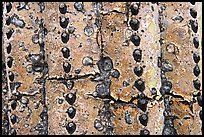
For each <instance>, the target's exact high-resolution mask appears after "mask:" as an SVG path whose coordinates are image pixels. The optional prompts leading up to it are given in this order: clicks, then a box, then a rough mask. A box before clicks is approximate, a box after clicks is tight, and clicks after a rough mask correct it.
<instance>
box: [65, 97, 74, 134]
mask: <svg viewBox="0 0 204 137" xmlns="http://www.w3.org/2000/svg"><path fill="white" fill-rule="evenodd" d="M65 100H66V101H67V102H68V103H69V104H70V105H71V106H70V107H69V108H68V109H67V110H66V113H67V114H68V116H69V118H71V119H73V118H74V117H75V115H76V109H75V107H74V106H73V105H74V103H75V101H76V93H68V94H67V95H66V96H65ZM66 130H67V132H68V133H69V134H73V133H74V131H75V130H76V124H75V123H74V122H73V121H70V122H68V123H66Z"/></svg>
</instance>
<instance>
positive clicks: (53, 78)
mask: <svg viewBox="0 0 204 137" xmlns="http://www.w3.org/2000/svg"><path fill="white" fill-rule="evenodd" d="M60 3H61V2H45V3H44V4H45V10H44V11H43V13H40V8H39V5H38V3H37V2H29V3H28V6H29V7H30V9H29V10H25V9H24V10H20V11H17V9H16V7H17V6H18V5H19V3H18V2H13V3H12V9H11V11H10V12H9V13H6V10H5V6H6V5H5V2H4V3H3V7H4V9H3V26H2V29H3V35H2V40H3V41H2V61H4V62H7V58H8V56H12V57H13V59H14V62H13V66H12V68H8V66H6V71H7V74H8V72H9V71H12V72H13V73H14V75H15V78H14V82H22V85H21V86H20V87H19V88H18V91H19V92H20V93H22V94H23V95H24V96H25V95H29V94H32V95H33V96H28V97H27V98H29V104H28V107H29V108H31V109H32V113H31V116H30V118H28V119H26V118H25V117H26V116H27V114H28V110H27V109H28V107H26V109H25V111H24V112H23V113H21V112H19V110H20V109H21V106H22V104H21V103H20V101H19V100H18V101H17V108H16V110H12V109H11V106H10V103H11V98H12V95H11V90H10V85H9V83H10V81H9V80H8V81H7V83H2V88H5V87H6V86H8V94H2V98H3V99H4V100H5V104H8V105H9V109H11V111H10V112H8V116H10V115H11V114H16V115H18V117H19V118H20V119H19V121H18V122H17V123H15V124H11V122H10V119H9V122H10V124H11V127H13V128H15V129H16V131H17V134H19V135H27V134H38V132H31V131H30V129H31V128H33V127H34V126H36V124H37V123H39V121H40V117H39V115H40V113H41V112H42V110H43V104H42V103H40V102H41V100H43V98H44V95H43V93H42V92H40V90H41V89H42V88H43V85H42V84H39V83H38V82H37V81H38V79H39V78H41V77H43V78H45V81H46V83H45V85H44V86H45V89H46V97H45V99H46V100H45V106H47V107H48V134H51V135H58V134H60V135H67V134H69V133H68V132H67V130H66V128H65V125H66V122H70V121H74V122H75V124H76V130H75V132H74V133H73V134H74V135H82V134H94V135H99V134H104V130H103V131H98V130H96V128H95V127H94V121H95V119H97V118H98V117H99V115H98V112H99V110H100V109H101V108H102V107H103V106H104V99H100V98H94V97H93V96H91V94H92V93H93V92H94V91H95V87H96V85H97V84H99V83H100V82H93V81H91V78H92V77H93V76H89V77H86V78H80V79H75V80H74V87H73V89H71V90H69V89H67V88H66V86H65V85H64V84H62V81H61V80H59V79H58V78H62V79H63V78H67V77H69V76H72V77H75V76H76V74H75V70H76V69H81V71H80V73H79V75H86V74H95V73H99V69H98V67H97V65H96V63H97V62H98V61H99V59H100V56H101V54H102V53H101V49H102V48H103V50H104V51H103V54H104V55H106V56H109V57H110V58H111V59H112V61H113V67H114V69H117V70H118V71H119V72H120V77H119V78H118V79H116V78H113V77H110V79H111V81H112V83H111V86H110V91H111V97H113V99H114V100H112V101H111V102H110V110H111V111H112V112H113V113H114V115H115V116H113V117H112V118H111V121H112V122H113V124H114V126H113V127H114V130H113V133H114V134H117V135H121V134H124V135H128V134H131V135H138V134H140V130H141V129H144V128H145V129H148V130H149V131H150V134H151V135H161V134H162V130H163V126H164V116H163V111H164V102H163V99H162V98H161V94H160V92H159V89H160V87H161V76H160V74H161V68H159V67H158V65H157V63H158V57H160V55H161V52H162V58H163V59H167V60H168V61H169V62H170V63H171V64H172V65H173V71H172V72H167V73H166V76H167V79H168V80H170V81H171V82H172V84H173V87H172V90H171V91H172V93H173V94H175V95H181V96H182V97H183V98H184V100H186V101H192V94H193V92H194V91H195V88H194V86H193V82H192V81H193V80H194V79H195V78H196V77H195V76H194V74H193V67H194V66H195V63H194V61H193V58H192V52H198V53H199V55H200V57H201V60H200V62H199V63H198V65H199V67H200V70H201V73H200V75H199V77H198V78H199V80H200V82H201V83H202V56H201V54H202V3H201V2H196V4H195V6H194V5H192V4H190V3H189V2H179V3H175V2H162V3H160V2H159V4H153V3H151V2H141V3H140V9H139V13H138V14H137V15H131V12H130V11H129V15H128V17H127V16H126V12H127V7H126V6H127V4H132V3H131V2H113V3H110V2H103V3H102V5H103V7H102V9H101V10H100V16H99V17H98V18H100V19H101V22H102V26H101V31H100V30H99V28H98V27H97V26H96V24H94V23H95V20H96V18H97V16H96V14H95V11H94V9H93V3H91V2H84V8H85V10H86V12H85V13H82V12H78V11H77V10H76V9H75V8H74V2H65V4H66V5H67V6H68V11H69V13H66V14H61V13H60V12H59V4H60ZM161 4H164V5H166V10H164V11H163V15H164V18H163V20H162V22H163V23H164V24H165V31H164V32H163V33H160V31H159V22H158V18H159V14H158V10H159V8H160V6H161ZM192 7H195V9H196V11H197V12H198V15H197V21H198V33H197V34H194V33H193V32H192V29H191V27H190V25H189V24H188V22H189V20H190V19H192V17H191V15H190V10H189V9H190V8H192ZM13 14H17V15H18V16H19V17H20V18H21V19H23V20H24V22H25V23H26V25H25V27H24V28H19V27H16V26H15V25H13V24H10V25H9V26H8V25H5V22H6V18H7V17H8V16H12V15H13ZM176 15H181V16H182V17H183V18H184V20H183V21H182V22H178V21H173V20H172V18H174V17H175V16H176ZM31 16H33V18H31ZM37 17H38V19H41V18H44V24H45V27H46V28H47V30H48V35H46V36H45V38H44V41H45V61H47V63H48V68H49V71H48V74H47V75H46V76H43V74H42V73H39V72H35V73H28V72H26V67H28V66H31V62H28V61H27V60H26V56H28V54H29V53H30V54H38V53H39V52H40V48H39V45H38V44H34V43H33V42H32V36H33V35H34V34H35V33H36V32H37V31H39V25H36V24H35V23H34V22H35V19H36V18H37ZM59 17H68V18H69V25H68V27H69V26H73V27H75V31H74V33H73V34H70V38H69V41H68V43H67V44H64V43H62V41H61V33H62V32H63V31H67V29H66V30H65V29H63V28H61V27H60V23H59ZM88 18H91V19H90V20H89V19H88ZM131 18H137V19H138V20H139V21H140V27H139V29H138V31H133V30H132V29H131V27H130V26H129V20H130V19H131ZM87 25H89V26H91V27H93V30H94V33H93V34H92V35H91V36H86V35H85V33H84V28H85V27H86V26H87ZM68 27H67V28H68ZM10 28H13V29H14V33H13V35H12V37H11V38H10V39H9V40H7V38H6V32H7V31H8V30H9V29H10ZM29 28H30V29H29ZM113 29H116V31H115V32H112V30H113ZM134 33H135V34H137V35H139V36H140V38H141V42H140V45H139V46H138V47H136V46H134V45H133V43H132V42H131V41H129V42H128V44H127V43H126V40H129V38H130V36H131V35H132V34H134ZM101 36H102V39H101ZM194 36H198V38H199V42H200V43H199V44H200V46H199V48H198V49H195V48H194V45H193V37H194ZM160 37H162V38H164V44H163V45H162V47H161V45H160V43H159V39H160ZM97 41H99V43H97ZM9 42H11V44H12V50H11V53H10V54H9V55H8V54H7V52H6V45H7V44H8V43H9ZM21 42H23V43H24V44H23V46H20V43H21ZM169 43H174V44H175V46H176V47H177V48H178V51H179V52H178V53H177V54H176V55H174V54H172V53H168V52H167V51H166V46H167V44H169ZM63 47H67V48H69V49H70V57H69V58H68V59H65V58H63V55H62V52H61V49H62V48H63ZM134 49H141V50H142V61H141V62H139V63H136V62H135V61H134V58H133V55H132V54H133V51H134ZM86 56H90V57H92V58H93V66H84V65H83V64H82V60H83V58H84V57H86ZM65 61H67V62H69V63H70V64H71V72H70V73H67V74H66V73H65V72H64V70H63V62H65ZM138 65H140V66H145V67H144V72H143V74H142V76H141V77H137V76H136V75H135V74H134V71H133V69H134V67H135V66H138ZM7 78H8V76H7ZM138 78H142V79H143V80H144V81H145V90H144V94H145V95H146V96H147V97H148V98H149V100H148V104H147V111H146V112H147V113H148V117H149V120H148V124H147V126H146V127H144V126H143V125H141V123H140V121H139V120H138V117H139V115H140V114H143V113H144V112H143V111H141V110H140V109H139V108H137V107H132V106H135V105H137V99H135V100H133V101H132V102H130V100H131V98H132V97H136V96H137V95H138V94H139V93H140V92H139V91H138V90H137V89H136V88H135V87H134V82H135V80H136V79H138ZM123 81H126V82H128V83H129V84H130V85H129V86H127V87H124V86H123ZM153 87H154V88H156V90H157V97H156V98H155V97H154V96H153V95H152V94H151V89H152V88H153ZM200 91H202V84H201V90H200ZM69 92H72V93H74V92H76V96H77V98H76V101H75V103H74V104H73V106H74V107H75V108H76V115H75V117H74V118H73V119H71V118H69V116H68V115H67V113H66V110H67V108H68V107H70V104H68V102H67V101H66V100H65V98H64V97H65V96H66V94H67V93H69ZM201 94H202V92H201ZM59 98H60V99H63V103H62V104H59V103H58V99H59ZM171 99H172V100H173V104H172V105H171V106H170V107H171V109H172V114H173V115H175V116H177V117H178V118H177V119H176V120H175V122H174V127H175V129H176V130H177V133H178V134H179V135H198V134H199V135H200V134H202V133H201V126H202V121H201V120H200V117H199V112H200V110H201V109H202V107H200V106H199V105H198V103H197V102H196V103H194V104H193V112H191V110H190V109H189V107H188V105H184V104H182V103H181V101H183V99H180V98H174V97H171ZM115 104H117V106H118V108H117V109H116V108H115V107H114V105H115ZM36 105H39V107H38V108H37V109H36V108H35V107H36ZM127 110H128V112H130V115H131V118H132V120H133V123H132V124H127V123H126V121H125V118H124V117H125V112H126V111H127ZM185 117H189V119H188V118H187V119H185ZM2 119H5V115H4V116H2ZM25 123H28V124H29V126H28V127H27V128H25V127H24V124H25Z"/></svg>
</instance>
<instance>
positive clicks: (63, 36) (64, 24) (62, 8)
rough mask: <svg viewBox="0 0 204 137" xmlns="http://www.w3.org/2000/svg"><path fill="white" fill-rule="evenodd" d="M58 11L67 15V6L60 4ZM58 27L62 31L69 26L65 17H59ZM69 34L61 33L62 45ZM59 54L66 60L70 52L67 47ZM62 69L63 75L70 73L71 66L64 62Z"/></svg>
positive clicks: (66, 40)
mask: <svg viewBox="0 0 204 137" xmlns="http://www.w3.org/2000/svg"><path fill="white" fill-rule="evenodd" d="M59 11H60V13H61V14H65V13H67V5H66V4H64V3H60V5H59ZM59 24H60V26H61V27H62V28H63V29H66V28H67V26H68V24H69V18H66V17H60V23H59ZM69 37H70V34H69V33H67V32H66V31H64V32H62V34H61V40H62V42H63V43H64V44H67V42H68V41H69ZM61 52H62V54H63V57H64V58H66V59H68V58H69V57H70V50H69V48H67V47H64V48H62V49H61ZM63 69H64V72H65V73H69V72H70V71H71V64H70V63H69V62H64V63H63Z"/></svg>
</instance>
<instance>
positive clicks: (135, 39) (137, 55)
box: [129, 2, 150, 135]
mask: <svg viewBox="0 0 204 137" xmlns="http://www.w3.org/2000/svg"><path fill="white" fill-rule="evenodd" d="M139 7H140V3H139V2H138V3H132V5H131V7H130V10H131V14H132V16H135V15H137V14H138V12H139ZM129 25H130V27H131V29H132V30H133V31H137V30H138V29H139V26H140V22H139V20H138V19H133V18H132V19H131V20H130V22H129ZM130 41H131V42H132V43H133V44H134V45H135V46H136V47H138V46H140V41H141V39H140V37H139V36H138V35H137V34H133V35H132V36H131V38H130ZM133 58H134V60H135V61H136V62H141V60H142V50H140V49H135V50H134V51H133ZM133 71H134V73H135V75H137V76H138V77H140V76H142V74H143V67H141V66H139V65H138V66H136V67H135V68H134V70H133ZM134 86H135V87H136V88H137V90H138V91H140V92H141V94H139V98H138V102H137V105H138V107H139V108H140V109H141V110H142V111H144V112H145V111H146V108H147V103H148V101H147V100H146V99H145V95H144V93H143V91H144V90H145V82H144V80H143V79H142V78H139V79H137V80H135V83H134ZM139 121H140V123H141V124H142V125H143V126H145V127H146V126H147V122H148V115H147V113H144V114H141V115H140V116H139ZM149 134H150V132H149V130H147V129H142V130H140V135H149Z"/></svg>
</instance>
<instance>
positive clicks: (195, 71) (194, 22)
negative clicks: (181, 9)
mask: <svg viewBox="0 0 204 137" xmlns="http://www.w3.org/2000/svg"><path fill="white" fill-rule="evenodd" d="M191 4H192V3H191ZM193 5H195V3H193ZM190 15H191V16H192V17H193V18H194V19H196V17H197V11H196V10H195V9H194V8H191V9H190ZM189 23H190V25H191V29H192V30H193V32H194V33H197V31H198V23H197V20H192V19H190V22H189ZM193 44H194V47H195V48H196V49H198V47H199V40H198V37H194V38H193ZM193 60H194V62H195V63H196V65H195V67H194V68H193V74H194V75H195V76H196V77H197V79H195V80H193V86H194V88H195V89H196V90H200V87H201V83H200V80H199V79H198V76H199V75H200V68H199V66H198V63H199V61H200V55H199V54H198V53H197V52H196V53H193ZM197 102H198V105H199V106H200V107H202V95H200V94H199V95H198V96H197ZM199 116H200V119H201V120H202V109H201V110H200V112H199ZM201 130H202V128H201Z"/></svg>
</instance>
